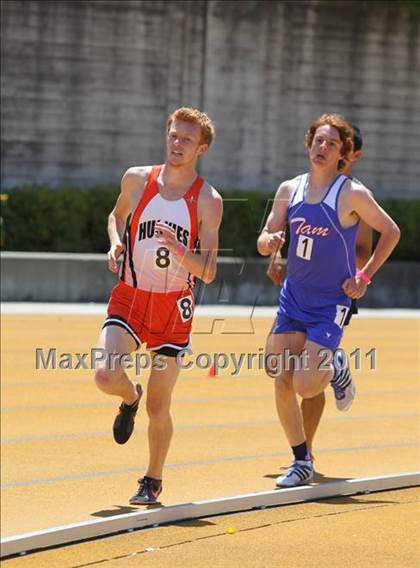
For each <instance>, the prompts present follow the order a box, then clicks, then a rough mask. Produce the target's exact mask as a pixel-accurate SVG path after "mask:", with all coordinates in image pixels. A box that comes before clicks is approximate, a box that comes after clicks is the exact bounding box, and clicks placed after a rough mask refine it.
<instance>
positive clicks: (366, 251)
mask: <svg viewBox="0 0 420 568" xmlns="http://www.w3.org/2000/svg"><path fill="white" fill-rule="evenodd" d="M372 248H373V233H372V228H371V227H369V225H367V224H366V223H365V222H364V221H362V220H361V221H360V223H359V228H358V229H357V235H356V264H357V268H358V269H359V270H361V269H362V268H363V267H364V266H365V264H366V263H367V261H368V260H369V259H370V257H371V256H372Z"/></svg>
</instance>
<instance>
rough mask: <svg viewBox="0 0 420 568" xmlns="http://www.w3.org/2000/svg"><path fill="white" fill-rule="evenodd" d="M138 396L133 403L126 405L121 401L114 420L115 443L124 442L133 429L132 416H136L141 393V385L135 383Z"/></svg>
mask: <svg viewBox="0 0 420 568" xmlns="http://www.w3.org/2000/svg"><path fill="white" fill-rule="evenodd" d="M136 390H137V392H138V394H139V398H138V399H137V400H136V402H135V403H134V404H131V405H128V404H125V402H123V403H121V406H120V411H119V413H118V415H117V416H116V418H115V420H114V427H113V432H114V440H115V441H116V442H117V444H125V443H126V442H127V440H128V439H129V438H130V436H131V434H132V433H133V430H134V418H135V416H136V413H137V410H138V407H139V402H140V399H141V397H142V395H143V389H142V388H141V385H136Z"/></svg>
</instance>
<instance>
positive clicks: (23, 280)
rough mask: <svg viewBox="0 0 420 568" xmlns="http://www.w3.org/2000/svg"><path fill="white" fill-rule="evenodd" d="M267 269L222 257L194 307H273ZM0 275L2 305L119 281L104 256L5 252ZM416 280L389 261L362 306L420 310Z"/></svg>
mask: <svg viewBox="0 0 420 568" xmlns="http://www.w3.org/2000/svg"><path fill="white" fill-rule="evenodd" d="M266 270H267V260H265V259H240V258H220V259H219V264H218V273H217V278H216V280H215V281H214V283H212V284H211V285H208V286H206V285H202V283H199V284H198V285H197V287H196V299H197V303H198V304H233V305H235V304H236V305H241V304H242V305H257V306H269V305H275V304H276V303H277V298H278V294H279V288H277V287H275V286H274V285H273V284H272V283H271V282H270V281H269V280H268V278H267V277H266V274H265V273H266ZM1 272H2V283H1V289H2V294H1V297H2V301H6V302H107V301H108V299H109V295H110V292H111V289H112V287H113V286H114V285H115V284H116V282H117V278H116V276H115V275H114V274H112V273H111V272H109V270H108V269H107V264H106V255H102V254H61V253H24V252H22V253H18V252H4V253H2V255H1ZM419 282H420V263H410V262H389V263H387V264H386V265H385V266H384V267H383V268H382V269H381V270H380V272H379V273H378V274H377V275H376V276H375V281H374V284H372V286H371V287H370V288H369V291H368V294H367V295H366V297H365V298H363V299H362V300H361V301H360V305H361V307H366V308H420V286H419ZM396 283H397V285H396Z"/></svg>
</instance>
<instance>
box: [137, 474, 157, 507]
mask: <svg viewBox="0 0 420 568" xmlns="http://www.w3.org/2000/svg"><path fill="white" fill-rule="evenodd" d="M161 492H162V480H161V479H153V477H147V475H145V476H144V477H143V478H141V479H139V488H138V489H137V493H135V495H133V496H132V497H131V499H130V505H148V504H149V503H156V502H158V501H157V498H158V497H159V495H160V494H161Z"/></svg>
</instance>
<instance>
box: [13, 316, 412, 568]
mask: <svg viewBox="0 0 420 568" xmlns="http://www.w3.org/2000/svg"><path fill="white" fill-rule="evenodd" d="M220 319H221V318H220V317H219V316H218V318H217V320H220ZM101 321H102V318H101V317H100V316H77V315H66V316H62V315H50V316H42V315H24V314H20V315H5V316H3V341H2V463H3V467H2V536H9V535H13V534H20V533H24V532H28V531H33V530H40V529H45V528H47V527H51V526H57V525H63V524H68V523H73V522H79V521H84V520H89V519H93V518H98V517H105V516H110V515H113V514H118V513H121V512H129V511H131V510H133V508H131V507H129V506H128V503H127V501H128V498H129V496H130V495H131V494H132V493H133V492H134V490H135V488H136V479H137V478H138V476H139V475H140V474H142V472H143V471H144V467H145V466H146V464H147V445H146V443H145V441H146V440H145V438H146V424H147V421H146V417H145V412H144V406H143V407H142V409H141V411H140V412H139V416H138V420H137V424H136V432H135V434H134V436H133V438H132V439H131V440H130V441H129V443H128V444H127V445H125V446H117V445H116V444H115V443H114V442H113V440H112V436H111V425H112V421H113V418H114V415H115V411H116V408H117V406H118V401H117V400H115V399H111V398H107V397H106V396H105V395H102V394H101V393H100V392H99V391H97V390H96V388H95V387H94V385H93V382H92V372H91V371H86V370H72V371H68V370H63V369H58V370H55V371H52V370H35V349H36V348H42V349H44V351H45V352H46V351H47V350H48V349H49V348H52V347H55V348H56V349H57V352H58V354H60V353H72V354H74V353H84V352H88V351H89V350H90V348H91V347H94V346H95V343H96V338H97V335H98V332H99V329H100V325H101ZM270 324H271V320H270V319H269V318H256V319H252V320H250V319H249V318H241V317H236V316H235V317H229V318H225V319H224V321H214V320H212V319H211V318H209V317H200V318H197V321H196V324H195V333H194V335H193V349H194V355H193V356H192V357H190V358H189V359H188V360H189V361H192V362H194V361H195V360H196V356H197V355H198V354H199V353H209V354H213V353H215V352H219V353H220V352H222V351H224V352H226V353H228V354H230V353H236V355H237V356H238V355H239V354H240V353H248V352H254V353H256V354H257V355H258V353H260V351H261V350H262V348H263V347H264V341H265V335H266V333H267V331H268V329H269V328H270ZM419 340H420V335H419V320H418V319H386V318H382V319H373V318H372V319H361V318H359V319H357V318H354V321H353V322H352V325H351V327H350V328H349V329H348V330H347V331H346V334H345V339H344V342H343V347H344V348H345V349H346V351H347V352H352V351H353V350H354V349H357V348H358V349H360V355H361V369H360V370H358V371H355V372H354V377H355V379H356V382H357V388H358V393H357V398H356V401H355V403H354V405H353V407H352V409H351V410H350V411H349V412H348V413H344V414H343V413H339V412H338V411H337V410H336V409H335V405H334V401H333V397H332V393H330V392H328V393H327V395H328V401H327V407H326V412H325V416H324V418H323V421H322V423H321V426H320V430H319V434H318V437H317V440H316V446H315V455H316V469H317V472H318V473H317V478H316V480H317V481H322V480H331V479H340V478H354V477H367V476H373V475H385V474H392V473H399V472H405V471H414V470H418V469H420V468H419V465H420V459H419V451H418V450H419V414H420V408H419V401H420V397H419V355H418V351H417V349H418V345H419V343H420V341H419ZM371 349H376V366H377V368H376V370H372V369H371V368H370V367H371V363H372V358H371V356H366V354H367V353H368V352H369V351H370V350H371ZM58 358H59V355H58ZM256 360H257V358H256ZM353 361H354V357H353ZM232 372H233V367H232V365H231V367H230V368H229V369H226V370H224V371H221V374H220V376H219V377H213V378H212V377H208V372H207V371H206V370H201V369H198V368H197V367H196V365H194V367H193V368H192V369H191V370H189V371H184V372H183V374H182V375H181V377H180V379H179V381H178V385H177V387H176V390H175V395H174V404H173V417H174V423H175V436H174V439H173V443H172V448H171V450H170V454H169V458H168V467H167V469H166V474H165V479H164V493H163V494H162V503H163V504H164V505H169V504H175V503H181V502H187V501H192V500H194V501H195V500H201V499H207V498H214V497H223V496H227V495H235V494H240V493H246V492H251V491H257V490H261V491H263V490H269V489H272V488H273V486H274V479H275V477H277V475H279V468H280V467H282V466H287V465H288V464H289V463H290V451H289V449H288V446H287V443H286V441H285V439H284V436H283V434H282V431H281V429H280V426H279V424H278V422H277V418H276V414H275V407H274V401H273V386H272V383H271V381H270V380H269V379H267V378H265V376H264V373H263V372H262V371H261V370H259V369H258V368H257V364H256V363H255V364H254V369H253V370H248V369H243V370H242V371H241V373H240V375H239V376H238V377H236V378H234V377H232V376H231V374H230V373H232ZM131 375H132V376H133V373H131ZM146 377H147V372H144V371H143V372H142V373H141V375H140V377H138V379H139V380H140V382H142V383H143V384H145V382H146V380H145V379H146ZM418 499H419V495H418V491H417V490H416V489H409V490H401V491H396V492H390V493H389V494H388V493H387V494H378V495H371V496H369V497H366V498H360V497H355V498H351V499H350V498H347V499H342V500H341V501H340V500H338V501H337V500H334V502H333V501H331V502H330V503H325V502H323V503H314V504H308V505H299V506H292V507H283V508H278V509H272V510H267V511H258V512H253V513H248V514H241V515H233V516H229V517H228V516H226V517H220V518H218V519H211V520H209V519H205V520H202V521H194V522H191V523H182V525H179V526H177V527H162V528H159V529H154V530H150V531H141V532H137V533H134V534H132V535H127V536H120V537H113V538H111V539H105V540H100V541H97V542H95V543H87V544H84V545H78V546H72V547H66V548H64V549H62V550H54V551H49V552H43V553H40V554H36V555H31V556H28V557H27V558H19V559H13V560H9V561H7V564H10V566H12V565H13V566H14V565H16V566H18V565H19V566H20V565H21V566H42V565H43V562H44V559H45V565H47V559H49V560H48V562H49V564H48V565H49V566H60V567H61V566H63V567H64V566H77V565H82V564H83V563H85V564H86V562H97V561H99V560H102V561H106V559H110V560H109V562H105V563H104V566H134V565H139V564H140V563H141V565H142V566H161V567H166V566H219V565H220V566H248V565H249V566H251V565H252V566H270V565H273V566H277V565H280V562H281V563H283V561H284V562H286V560H287V561H288V562H289V564H287V563H286V565H289V566H293V567H295V566H300V565H302V566H303V565H305V566H311V565H315V560H317V566H326V567H329V566H336V565H337V566H338V565H341V566H347V565H348V566H356V565H357V566H377V565H378V564H380V565H382V566H396V567H397V566H414V565H415V564H416V563H418V562H417V560H416V553H418V544H419V542H418V539H417V537H416V535H417V534H418V533H419V531H418V530H417V531H416V528H415V524H414V523H415V521H416V519H418V517H419V515H418V513H419V508H418ZM382 501H385V503H383V502H382ZM265 525H267V526H265ZM228 526H235V527H236V528H237V532H236V533H235V534H232V535H230V534H225V530H226V527H228ZM248 528H249V529H250V530H247V529H248ZM251 529H254V530H251ZM156 535H158V537H159V538H158V539H157V540H156V538H157V537H156ZM353 535H355V536H353ZM201 536H202V537H203V538H202V539H200V537H201ZM391 537H392V538H393V539H394V541H392V538H391ZM302 538H303V540H304V542H305V546H304V547H305V552H302V551H301V553H300V554H298V555H296V550H297V549H300V548H301V546H300V545H299V544H298V543H299V542H301V541H302ZM184 541H186V543H185V544H179V543H182V542H184ZM151 542H158V543H160V544H156V545H154V544H148V543H151ZM172 542H174V543H175V545H174V546H173V547H172V546H169V545H170V544H171V543H172ZM392 542H395V544H396V543H397V542H398V543H399V544H398V546H397V547H395V546H394V547H393V546H392ZM177 543H178V544H177ZM355 543H356V544H355ZM148 547H152V548H153V547H159V548H160V549H161V550H159V551H156V553H153V554H149V553H148V554H147V555H145V553H143V552H142V551H144V550H145V549H146V548H148ZM222 547H223V551H222ZM332 548H334V549H335V550H336V551H337V552H331V550H332ZM126 551H131V552H126ZM311 551H312V552H311ZM339 551H341V555H340V554H338V552H339ZM355 551H359V553H360V558H359V560H357V559H356V557H354V554H356V552H355ZM375 551H376V552H375ZM134 553H136V554H135V555H136V556H137V553H141V554H143V556H142V557H141V559H140V558H138V557H137V559H136V558H134V557H133V558H131V559H130V558H129V556H124V554H134ZM321 553H322V554H321ZM277 554H279V557H278V559H276V555H277ZM311 554H312V556H311ZM320 554H321V556H319V555H320ZM54 555H56V556H54ZM60 555H64V556H62V557H60ZM66 555H67V556H66ZM79 555H80V560H79ZM121 555H123V556H124V557H123V558H121V559H119V560H117V559H116V558H115V557H118V556H121ZM185 555H187V556H185ZM230 555H232V556H230ZM60 558H61V559H60ZM310 558H313V559H314V564H311V563H310ZM321 558H322V559H323V560H322V561H321ZM304 559H306V561H304ZM352 560H354V562H353V564H352V563H351V561H352ZM301 561H302V562H301ZM31 562H32V564H31ZM33 562H37V563H33ZM136 562H137V564H136ZM247 562H248V564H247ZM270 562H271V564H270ZM300 562H301V563H300ZM346 562H347V563H346ZM7 564H6V565H7ZM93 565H95V564H93Z"/></svg>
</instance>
